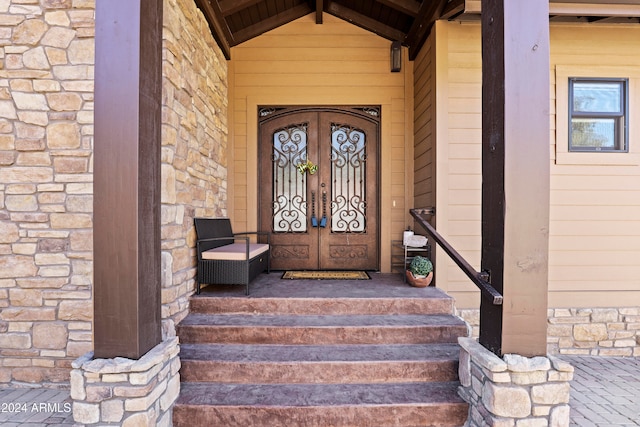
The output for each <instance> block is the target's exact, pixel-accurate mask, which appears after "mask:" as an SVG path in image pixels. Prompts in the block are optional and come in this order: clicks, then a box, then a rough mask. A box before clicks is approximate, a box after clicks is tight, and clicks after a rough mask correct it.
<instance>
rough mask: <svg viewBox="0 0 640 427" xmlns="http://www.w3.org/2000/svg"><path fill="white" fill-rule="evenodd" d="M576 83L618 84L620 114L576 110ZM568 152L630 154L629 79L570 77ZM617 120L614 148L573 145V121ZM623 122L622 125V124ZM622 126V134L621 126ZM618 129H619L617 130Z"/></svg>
mask: <svg viewBox="0 0 640 427" xmlns="http://www.w3.org/2000/svg"><path fill="white" fill-rule="evenodd" d="M575 83H616V84H618V86H619V87H620V109H621V111H620V112H605V111H600V112H598V111H593V112H591V111H590V112H579V111H575V110H574V102H573V99H574V98H573V97H574V84H575ZM568 89H569V93H568V98H569V99H568V101H569V102H568V108H569V111H568V121H569V122H568V124H567V127H568V132H569V134H568V141H567V143H568V147H567V148H568V152H570V153H585V152H586V153H628V152H629V79H628V78H615V77H611V78H609V77H569V79H568ZM575 118H582V119H611V118H613V119H615V124H616V126H615V128H614V138H615V140H614V147H613V148H609V147H595V146H594V147H580V146H574V145H572V141H573V135H572V133H573V126H572V124H573V119H575ZM620 121H622V123H620ZM620 125H622V132H620V131H619V130H618V129H619V126H620ZM616 128H617V129H616Z"/></svg>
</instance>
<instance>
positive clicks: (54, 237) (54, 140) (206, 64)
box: [0, 0, 228, 384]
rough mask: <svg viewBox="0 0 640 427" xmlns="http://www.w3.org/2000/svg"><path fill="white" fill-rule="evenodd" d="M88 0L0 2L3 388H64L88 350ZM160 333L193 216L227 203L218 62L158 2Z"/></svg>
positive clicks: (178, 287)
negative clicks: (7, 385) (160, 53)
mask: <svg viewBox="0 0 640 427" xmlns="http://www.w3.org/2000/svg"><path fill="white" fill-rule="evenodd" d="M94 15H95V0H0V61H1V63H0V383H14V384H20V383H38V384H51V383H57V384H66V383H68V381H69V372H70V370H71V362H72V361H73V360H74V359H76V358H77V357H79V356H82V355H85V354H86V353H87V352H89V351H91V350H92V348H93V344H92V320H93V305H92V303H91V301H92V284H93V262H92V259H93V253H92V250H93V238H92V237H93V229H92V227H93V224H92V211H93V189H92V181H93V175H92V154H93V95H94V81H93V76H94V73H93V68H94V55H95V19H94ZM163 33H164V49H163V75H164V77H163V116H162V139H163V141H162V180H163V182H162V268H163V275H162V318H163V339H165V340H166V339H167V338H168V337H172V336H174V335H175V324H176V323H178V322H179V321H180V320H181V319H182V318H184V317H185V316H186V314H187V310H188V297H189V295H190V294H191V293H192V292H193V290H194V287H195V282H194V276H195V265H196V263H195V260H194V257H195V250H194V246H195V243H194V242H195V231H194V229H193V217H194V216H199V215H202V216H223V215H225V214H226V201H227V186H226V176H227V157H226V153H227V149H228V148H227V96H228V95H227V64H226V60H225V59H224V56H223V55H222V53H221V51H220V49H219V48H218V47H217V45H216V43H215V41H214V40H213V37H212V36H211V33H210V30H209V27H208V25H207V23H206V21H205V19H204V17H203V16H202V14H201V12H200V11H199V10H198V9H197V8H196V6H195V4H194V2H193V1H192V0H165V1H164V31H163Z"/></svg>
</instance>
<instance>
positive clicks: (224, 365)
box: [180, 344, 460, 384]
mask: <svg viewBox="0 0 640 427" xmlns="http://www.w3.org/2000/svg"><path fill="white" fill-rule="evenodd" d="M459 353H460V348H459V346H458V345H457V344H394V345H390V344H384V345H379V344H378V345H375V344H367V345H362V344H352V345H266V344H258V345H239V344H182V345H181V348H180V360H181V364H182V367H181V369H180V376H181V379H182V381H185V382H186V381H192V382H218V383H225V382H226V383H264V384H270V383H283V382H285V383H289V384H294V383H295V384H299V383H362V382H370V383H382V382H418V381H423V382H428V381H456V380H457V379H458V357H459Z"/></svg>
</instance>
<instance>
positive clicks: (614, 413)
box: [562, 356, 640, 427]
mask: <svg viewBox="0 0 640 427" xmlns="http://www.w3.org/2000/svg"><path fill="white" fill-rule="evenodd" d="M562 359H563V360H566V361H568V362H569V363H571V365H573V367H574V369H575V371H574V375H573V381H572V382H571V402H570V406H571V427H574V426H579V427H593V426H597V427H613V426H616V427H624V426H640V358H638V357H606V358H605V357H586V356H580V357H577V356H562Z"/></svg>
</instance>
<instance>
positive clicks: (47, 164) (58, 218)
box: [0, 0, 95, 384]
mask: <svg viewBox="0 0 640 427" xmlns="http://www.w3.org/2000/svg"><path fill="white" fill-rule="evenodd" d="M94 9H95V3H94V0H0V383H9V382H11V383H16V384H18V383H22V382H26V383H41V384H44V383H64V382H68V381H69V371H70V369H71V362H72V360H73V359H75V358H76V357H78V356H80V355H82V354H85V353H86V352H87V351H89V350H91V349H92V342H91V340H92V323H91V322H92V318H93V311H92V304H91V297H92V291H91V286H92V281H93V274H92V273H93V270H92V268H93V263H92V210H93V198H92V180H93V177H92V158H91V156H92V147H93V93H94V84H93V64H94V44H95V43H94V32H95V31H94Z"/></svg>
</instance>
